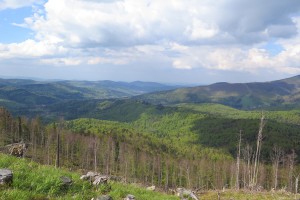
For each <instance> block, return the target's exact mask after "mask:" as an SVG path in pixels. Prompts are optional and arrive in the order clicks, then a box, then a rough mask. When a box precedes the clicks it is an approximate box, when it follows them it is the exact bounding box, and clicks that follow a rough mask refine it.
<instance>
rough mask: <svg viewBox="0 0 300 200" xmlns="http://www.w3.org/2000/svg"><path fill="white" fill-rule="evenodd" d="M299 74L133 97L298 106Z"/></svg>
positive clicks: (166, 101) (155, 100)
mask: <svg viewBox="0 0 300 200" xmlns="http://www.w3.org/2000/svg"><path fill="white" fill-rule="evenodd" d="M299 81H300V76H296V77H292V78H289V79H283V80H278V81H272V82H264V83H223V82H222V83H215V84H212V85H208V86H198V87H191V88H179V89H176V90H172V91H162V92H155V93H151V94H145V95H142V96H139V97H137V98H138V99H142V100H145V101H148V102H150V103H154V104H177V103H220V104H224V105H228V106H231V107H234V108H239V109H260V108H274V107H284V106H285V107H288V106H294V107H295V106H299V97H300V95H299V94H300V93H299V92H300V84H299Z"/></svg>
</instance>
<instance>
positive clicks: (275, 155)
mask: <svg viewBox="0 0 300 200" xmlns="http://www.w3.org/2000/svg"><path fill="white" fill-rule="evenodd" d="M283 155H284V152H283V150H282V148H280V147H278V146H276V145H275V146H274V147H273V150H272V153H271V160H272V165H273V173H274V190H276V189H277V186H278V168H279V164H280V163H281V162H282V161H283Z"/></svg>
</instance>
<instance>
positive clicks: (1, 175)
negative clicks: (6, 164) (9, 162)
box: [0, 169, 13, 185]
mask: <svg viewBox="0 0 300 200" xmlns="http://www.w3.org/2000/svg"><path fill="white" fill-rule="evenodd" d="M12 182H13V172H12V171H11V170H9V169H0V185H11V184H12Z"/></svg>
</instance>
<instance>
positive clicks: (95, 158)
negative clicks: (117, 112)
mask: <svg viewBox="0 0 300 200" xmlns="http://www.w3.org/2000/svg"><path fill="white" fill-rule="evenodd" d="M94 141H95V142H94V170H95V172H97V148H98V143H97V139H96V138H94Z"/></svg>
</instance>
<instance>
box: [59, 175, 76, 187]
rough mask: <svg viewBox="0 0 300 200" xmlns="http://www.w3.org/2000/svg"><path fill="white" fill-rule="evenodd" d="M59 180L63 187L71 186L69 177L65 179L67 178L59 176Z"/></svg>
mask: <svg viewBox="0 0 300 200" xmlns="http://www.w3.org/2000/svg"><path fill="white" fill-rule="evenodd" d="M60 180H61V182H62V183H63V185H65V186H69V185H71V184H72V182H73V181H72V179H71V178H69V177H67V176H61V177H60Z"/></svg>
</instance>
